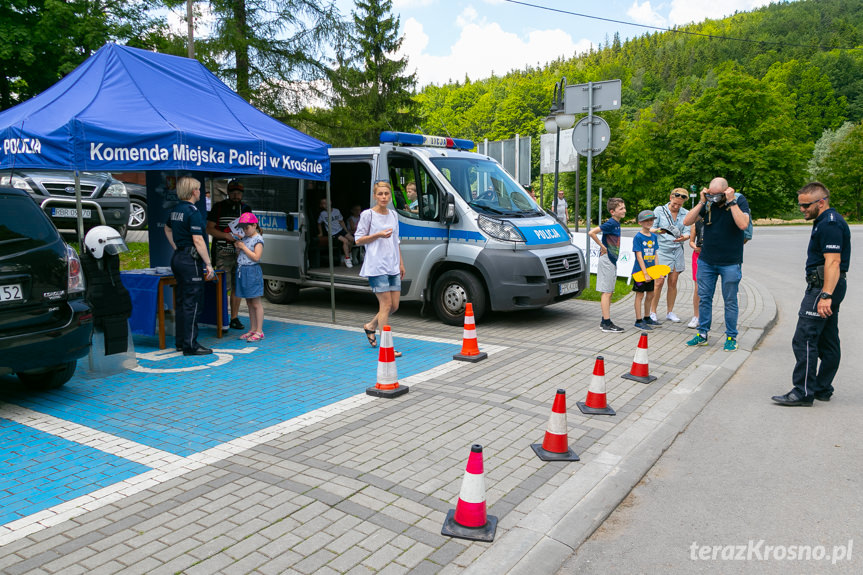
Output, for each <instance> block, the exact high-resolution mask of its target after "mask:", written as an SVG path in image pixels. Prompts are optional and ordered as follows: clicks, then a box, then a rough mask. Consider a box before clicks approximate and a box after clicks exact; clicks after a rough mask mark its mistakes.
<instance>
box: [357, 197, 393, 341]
mask: <svg viewBox="0 0 863 575" xmlns="http://www.w3.org/2000/svg"><path fill="white" fill-rule="evenodd" d="M374 196H375V205H374V206H372V207H371V208H370V209H368V210H364V211H363V213H362V214H360V222H359V224H358V225H357V234H356V237H355V241H356V244H357V245H358V246H366V257H365V260H364V261H363V267H362V269H360V276H362V277H364V278H368V280H369V285H370V286H371V287H372V291H373V292H374V294H375V295H376V296H377V298H378V313H377V315H375V317H373V318H372V320H371V321H370V322H369V323H367V324H365V325H364V326H363V329H364V330H365V332H366V337H367V338H368V340H369V345H371V346H372V347H377V345H378V340H377V338H376V337H375V331H376V330H377V329H378V328H382V327H383V326H385V325H388V323H387V322H388V321H389V316H390V314H393V313H395V312H396V310H398V309H399V297H400V296H401V289H402V277H404V275H405V266H404V264H403V263H402V254H401V249H400V248H399V218H398V216H397V215H396V213H395V212H394V211H393V210H391V209H390V208H389V205H390V200H391V198H392V190H391V189H390V184H389V182H386V181H379V182H375V187H374ZM395 356H396V357H399V356H401V353H399V352H395Z"/></svg>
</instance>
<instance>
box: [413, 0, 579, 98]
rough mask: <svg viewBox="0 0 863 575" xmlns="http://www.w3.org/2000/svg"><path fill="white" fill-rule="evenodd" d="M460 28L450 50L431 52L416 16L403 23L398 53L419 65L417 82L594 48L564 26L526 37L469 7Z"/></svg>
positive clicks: (481, 73) (480, 73) (485, 72)
mask: <svg viewBox="0 0 863 575" xmlns="http://www.w3.org/2000/svg"><path fill="white" fill-rule="evenodd" d="M455 24H456V26H458V27H459V28H460V29H461V31H460V35H459V38H458V39H457V40H456V41H455V43H454V44H453V45H452V46H450V50H449V53H448V54H446V55H443V56H433V55H431V54H428V53H427V52H426V50H427V48H428V45H429V36H428V34H426V32H425V30H424V28H423V25H422V24H421V23H420V22H418V21H417V20H416V19H414V18H408V19H407V20H405V21H404V22H403V32H404V41H403V43H402V47H401V50H400V52H399V55H400V56H402V55H405V56H407V57H408V67H409V69H412V70H416V72H417V79H418V81H419V86H420V87H422V86H425V85H427V84H431V83H436V84H442V83H444V82H447V81H449V80H462V79H463V78H464V77H465V75H467V76H468V77H470V78H471V79H481V78H487V77H489V76H490V75H491V74H492V72H494V73H495V74H505V73H506V72H509V71H510V70H514V69H520V68H524V67H525V66H526V65H531V66H535V65H536V64H537V63H539V64H544V63H546V62H548V61H551V60H554V59H556V58H558V57H560V56H563V57H565V58H569V57H571V56H573V55H575V54H576V53H581V52H585V51H587V50H588V49H590V46H591V42H590V41H589V40H580V41H578V42H574V41H573V39H572V37H571V36H570V35H569V34H568V33H567V32H565V31H563V30H561V29H559V28H556V29H548V30H534V31H532V32H530V33H528V34H527V36H526V37H520V36H519V35H517V34H515V33H512V32H506V31H504V30H503V29H502V28H501V26H500V25H499V24H497V23H496V22H487V21H486V20H485V19H480V18H479V17H478V14H477V12H476V10H474V9H473V8H471V7H468V8H467V9H465V10H464V11H462V13H461V14H459V15H458V16H457V17H456V21H455Z"/></svg>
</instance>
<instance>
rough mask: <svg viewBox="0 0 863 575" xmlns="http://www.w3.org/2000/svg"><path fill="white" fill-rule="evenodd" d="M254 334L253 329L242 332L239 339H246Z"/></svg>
mask: <svg viewBox="0 0 863 575" xmlns="http://www.w3.org/2000/svg"><path fill="white" fill-rule="evenodd" d="M254 334H255V332H253V331H250V332H247V333H244V334H243V335H241V336H240V339H242V340H243V341H248V340H249V338H250V337H252V336H253V335H254Z"/></svg>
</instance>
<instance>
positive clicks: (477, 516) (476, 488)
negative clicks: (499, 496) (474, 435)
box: [440, 445, 497, 542]
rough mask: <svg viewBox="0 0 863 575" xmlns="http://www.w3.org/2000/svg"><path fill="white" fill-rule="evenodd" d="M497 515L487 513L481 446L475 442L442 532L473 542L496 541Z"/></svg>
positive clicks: (442, 533)
mask: <svg viewBox="0 0 863 575" xmlns="http://www.w3.org/2000/svg"><path fill="white" fill-rule="evenodd" d="M495 530H497V517H494V516H493V515H486V510H485V479H484V478H483V471H482V445H472V446H471V448H470V457H468V460H467V468H465V470H464V479H462V481H461V491H459V494H458V503H456V506H455V509H450V510H449V511H448V512H447V514H446V520H444V522H443V528H441V531H440V534H441V535H447V536H449V537H458V538H459V539H470V540H471V541H488V542H491V541H494V533H495Z"/></svg>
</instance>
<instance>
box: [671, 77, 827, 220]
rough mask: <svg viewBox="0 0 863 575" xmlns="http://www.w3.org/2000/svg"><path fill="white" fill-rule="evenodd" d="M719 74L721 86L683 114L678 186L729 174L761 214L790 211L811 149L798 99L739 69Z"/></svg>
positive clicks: (678, 120) (678, 126) (679, 115)
mask: <svg viewBox="0 0 863 575" xmlns="http://www.w3.org/2000/svg"><path fill="white" fill-rule="evenodd" d="M716 77H717V86H716V87H715V88H708V89H707V90H705V91H704V94H702V96H701V97H699V98H698V99H697V100H695V101H694V102H693V103H691V104H689V103H684V104H681V105H680V106H679V107H678V108H677V110H676V111H675V114H674V119H673V121H672V127H671V130H670V131H669V139H668V143H669V147H670V149H671V150H672V151H673V152H674V153H675V155H676V156H677V157H678V158H679V159H680V163H679V164H678V165H677V166H676V168H677V170H676V176H677V181H679V182H699V183H702V184H705V183H707V182H709V181H710V179H711V178H713V177H715V176H722V177H725V178H727V179H728V181H729V182H730V183H731V185H732V186H733V187H734V188H735V189H736V190H737V191H739V192H741V193H743V194H746V197H747V199H748V200H750V206H751V208H752V211H753V214H755V215H756V217H758V216H762V215H766V214H771V213H775V212H777V211H782V210H784V209H787V208H788V207H789V205H790V200H789V198H790V197H791V196H792V195H793V191H794V190H796V189H797V188H798V187H799V186H798V184H799V182H800V180H801V179H803V177H804V174H805V171H804V168H805V166H806V158H807V157H808V156H809V153H810V151H811V145H809V144H807V143H805V128H804V127H803V126H802V125H800V123H799V122H796V121H795V119H794V102H793V100H792V99H791V98H789V97H787V96H786V97H783V94H782V93H778V92H777V91H775V90H773V89H772V87H771V86H770V85H769V84H768V83H767V82H766V81H763V80H759V79H757V78H753V77H752V76H750V75H748V74H746V73H745V72H742V71H741V70H740V69H739V68H738V67H736V66H726V67H724V68H722V69H720V70H719V71H718V72H717V76H716Z"/></svg>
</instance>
